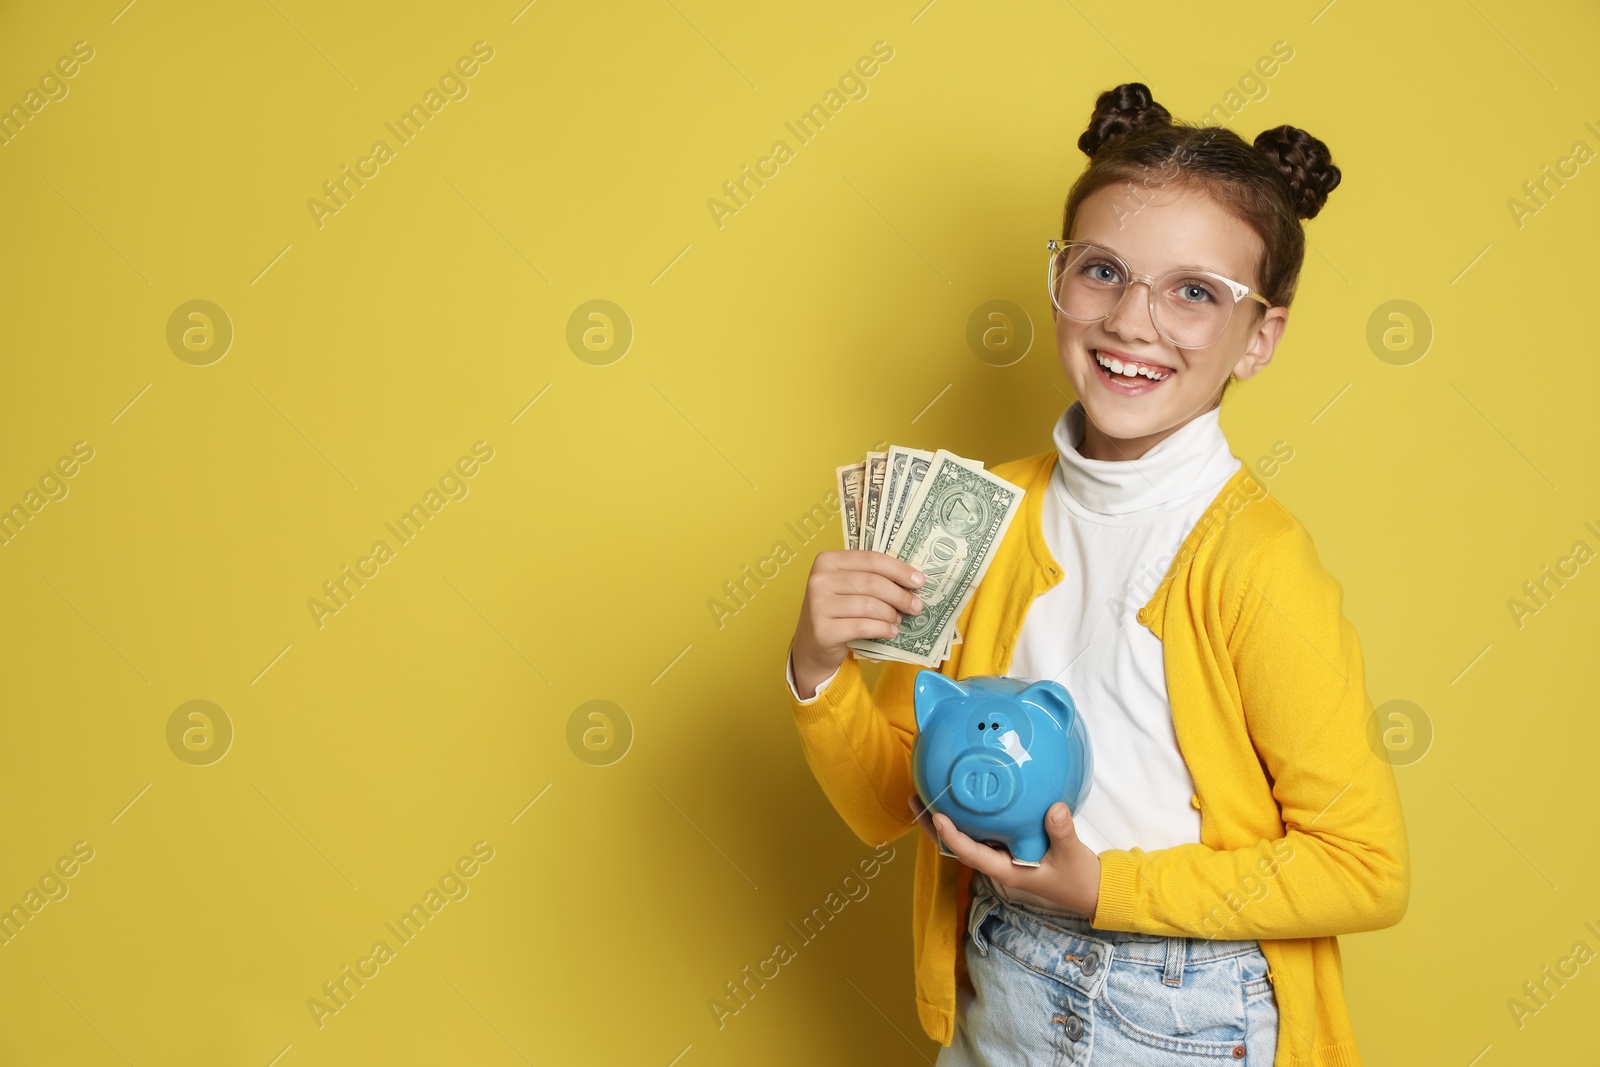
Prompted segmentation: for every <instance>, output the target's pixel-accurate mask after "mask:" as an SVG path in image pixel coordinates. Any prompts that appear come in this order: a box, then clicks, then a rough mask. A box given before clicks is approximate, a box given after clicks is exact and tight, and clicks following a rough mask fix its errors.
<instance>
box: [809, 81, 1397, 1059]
mask: <svg viewBox="0 0 1600 1067" xmlns="http://www.w3.org/2000/svg"><path fill="white" fill-rule="evenodd" d="M1078 147H1079V148H1081V149H1082V150H1083V151H1084V152H1085V153H1086V154H1087V155H1088V156H1089V164H1088V167H1087V168H1086V169H1085V170H1084V172H1083V173H1082V174H1081V175H1080V176H1079V178H1078V180H1077V181H1076V182H1075V183H1074V185H1073V187H1072V189H1071V191H1070V192H1069V194H1068V196H1067V203H1066V212H1065V218H1064V221H1063V225H1062V239H1061V240H1060V241H1051V242H1049V244H1050V248H1049V269H1048V273H1047V281H1048V285H1049V290H1050V298H1051V303H1052V305H1053V307H1054V314H1055V322H1056V333H1057V347H1058V349H1059V351H1060V356H1061V362H1062V367H1063V369H1064V370H1065V371H1066V375H1067V378H1068V380H1069V381H1070V382H1071V384H1072V386H1073V389H1074V391H1075V392H1076V394H1077V396H1078V400H1077V401H1076V402H1075V403H1074V404H1073V405H1072V406H1071V407H1069V408H1068V409H1067V410H1066V412H1065V413H1063V414H1062V416H1061V418H1060V419H1059V420H1058V421H1057V423H1056V425H1055V429H1054V446H1055V447H1054V448H1053V449H1051V450H1049V451H1046V452H1044V453H1042V454H1040V455H1037V456H1031V457H1028V458H1026V459H1020V460H1014V461H1011V462H1009V463H1004V464H1001V465H999V466H998V467H996V468H994V471H995V473H996V474H998V475H999V476H1000V477H1002V478H1005V479H1007V480H1008V481H1011V482H1014V483H1016V484H1018V485H1021V486H1022V487H1024V488H1025V489H1026V490H1027V495H1026V496H1025V497H1024V499H1023V503H1022V513H1021V514H1019V515H1018V516H1017V518H1016V520H1014V521H1013V523H1012V525H1011V527H1010V529H1009V530H1008V531H1007V533H1006V536H1005V538H1004V539H1003V540H1002V542H1001V544H1000V546H999V548H998V550H997V552H996V556H995V558H994V560H993V562H992V563H991V565H990V568H989V570H988V572H987V573H986V574H985V576H984V580H983V581H982V582H981V583H980V585H979V586H978V588H977V590H976V591H975V592H974V594H973V597H972V599H971V601H970V602H969V603H968V604H967V606H966V608H964V609H963V612H962V615H961V617H960V619H959V626H960V630H961V633H962V635H963V640H962V642H961V643H959V644H957V645H955V646H954V650H953V653H952V656H951V658H950V659H949V660H947V661H946V662H945V663H944V664H943V665H941V667H940V668H939V669H940V670H941V671H942V672H943V673H945V674H946V675H948V676H950V677H952V678H955V679H957V680H959V679H961V678H966V677H973V676H976V675H984V674H1010V675H1013V676H1016V677H1024V678H1054V679H1056V680H1058V681H1060V682H1062V684H1064V685H1065V686H1066V687H1067V688H1068V690H1070V691H1071V692H1072V694H1073V695H1074V698H1075V699H1076V701H1077V703H1078V706H1079V707H1080V708H1081V709H1082V711H1083V715H1084V719H1085V723H1086V724H1087V726H1088V728H1089V733H1090V738H1091V742H1092V744H1093V746H1094V754H1095V773H1094V784H1093V788H1092V790H1091V793H1090V797H1089V799H1088V800H1087V801H1086V802H1085V804H1084V805H1083V809H1082V810H1081V811H1079V812H1078V813H1077V815H1076V816H1074V815H1073V814H1072V813H1071V812H1070V811H1069V810H1068V808H1067V805H1066V804H1065V803H1060V802H1058V803H1056V804H1054V805H1052V806H1051V808H1050V810H1049V812H1048V813H1047V816H1046V823H1045V829H1046V831H1047V832H1048V833H1049V835H1050V841H1051V844H1050V849H1049V851H1048V852H1047V854H1046V855H1045V858H1044V861H1043V862H1042V863H1041V864H1040V865H1039V866H1038V867H1027V866H1020V865H1013V864H1012V863H1011V862H1010V858H1009V856H1008V855H1007V854H1006V853H1005V851H1004V850H1003V849H996V848H992V847H989V846H987V845H985V844H983V843H980V842H976V841H973V840H972V839H970V838H969V837H967V836H966V835H965V834H963V833H961V832H960V831H959V830H957V829H956V828H955V826H954V825H953V824H952V823H951V822H950V820H949V819H948V818H946V817H945V816H943V815H938V816H932V817H931V818H930V817H929V815H928V814H927V813H926V812H924V811H923V810H922V808H921V804H920V802H919V801H918V800H917V798H916V795H915V789H914V787H913V785H912V780H911V747H912V744H913V741H914V739H915V735H916V726H915V718H914V715H913V711H912V699H911V697H912V686H913V682H914V679H915V676H916V673H917V671H918V669H919V668H917V667H915V666H914V665H910V664H903V663H895V662H887V663H885V664H884V665H883V668H882V673H881V674H880V676H879V678H878V682H877V685H876V686H875V688H874V690H873V691H872V692H870V693H869V692H868V690H867V687H866V686H865V684H864V682H863V680H862V677H861V671H860V667H859V665H858V663H857V661H856V659H855V658H854V657H851V656H848V655H847V654H846V653H847V651H848V650H847V647H846V642H848V641H851V640H854V639H856V638H864V637H889V636H892V635H893V634H894V633H895V632H896V629H897V626H898V624H899V621H900V619H901V618H902V617H903V615H904V614H905V613H915V612H917V611H919V610H921V603H920V601H919V600H918V599H917V596H916V592H915V591H916V589H917V588H918V587H919V586H920V585H921V584H922V581H923V576H922V575H921V574H919V573H918V572H917V571H916V570H915V569H914V568H912V567H911V566H910V565H909V564H906V563H903V562H901V561H899V560H895V559H892V558H891V557H889V556H887V555H885V554H883V553H878V552H871V551H830V552H822V553H820V554H819V555H818V556H817V558H816V561H815V563H814V564H813V566H812V569H811V574H810V576H809V578H808V579H807V582H806V592H805V599H804V603H803V605H802V608H801V612H800V620H799V624H798V626H797V627H796V629H795V634H794V639H793V641H792V643H791V645H790V657H789V666H788V672H789V686H790V695H791V698H792V704H793V709H794V716H795V723H796V726H797V727H798V729H799V733H800V738H801V743H802V747H803V750H804V752H805V756H806V760H807V763H808V764H809V765H810V767H811V769H812V772H813V773H814V774H815V775H816V777H817V780H818V782H819V783H820V784H821V785H822V788H823V790H824V792H825V793H826V794H827V795H828V798H829V800H830V801H831V802H832V803H833V804H834V806H835V808H836V809H837V810H838V811H839V813H840V814H841V815H842V816H843V817H844V819H845V821H846V822H847V823H848V824H849V825H850V827H851V829H852V830H854V831H855V833H856V834H857V835H858V836H859V837H860V838H861V839H862V840H863V841H866V842H867V843H869V844H878V843H881V842H884V841H887V840H890V839H892V838H894V837H897V836H899V835H900V834H901V833H903V832H904V831H905V830H907V829H909V828H910V826H911V824H912V822H913V821H917V822H921V823H922V825H923V829H924V830H925V831H927V833H926V834H925V835H923V836H922V837H920V838H919V844H918V851H917V867H916V875H915V882H914V885H915V889H914V900H913V942H914V950H915V957H916V986H917V1011H918V1015H919V1016H920V1018H921V1021H922V1024H923V1028H924V1029H925V1030H926V1031H927V1033H928V1034H929V1035H930V1036H931V1037H933V1038H934V1039H936V1040H938V1041H939V1042H940V1043H941V1044H942V1045H944V1046H947V1047H946V1048H944V1049H942V1050H941V1053H940V1056H939V1064H940V1065H941V1067H951V1065H965V1064H1033V1063H1040V1062H1047V1061H1050V1062H1070V1063H1074V1064H1077V1063H1086V1064H1093V1065H1096V1067H1100V1065H1112V1064H1138V1065H1141V1067H1151V1065H1154V1067H1160V1065H1165V1064H1174V1065H1176V1064H1181V1063H1192V1062H1195V1061H1196V1060H1204V1059H1218V1058H1220V1059H1223V1060H1245V1061H1247V1062H1250V1063H1255V1064H1259V1065H1261V1067H1265V1065H1267V1064H1269V1063H1270V1064H1276V1065H1277V1067H1314V1065H1323V1064H1327V1065H1339V1067H1345V1065H1354V1064H1359V1063H1360V1054H1359V1052H1358V1050H1357V1047H1356V1042H1355V1037H1354V1034H1353V1032H1352V1029H1351V1024H1350V1019H1349V1016H1348V1013H1347V1011H1346V1008H1345V1001H1344V993H1343V989H1342V984H1341V982H1342V977H1341V970H1340V961H1339V948H1338V943H1337V940H1336V935H1338V934H1343V933H1354V932H1357V931H1362V930H1373V929H1379V928H1382V927H1385V926H1390V925H1392V924H1394V923H1396V922H1398V921H1399V920H1400V917H1401V916H1402V915H1403V914H1404V912H1405V908H1406V902H1407V897H1408V894H1409V889H1410V862H1409V854H1408V847H1407V841H1406V835H1405V828H1404V823H1403V821H1402V818H1401V811H1400V804H1399V797H1398V792H1397V789H1396V786H1395V781H1394V774H1393V770H1392V769H1391V767H1390V766H1389V764H1388V763H1387V762H1386V761H1385V760H1384V759H1383V758H1382V756H1381V755H1380V754H1379V753H1381V749H1375V748H1372V747H1369V744H1368V741H1367V728H1368V724H1369V723H1368V720H1369V719H1371V718H1372V717H1373V709H1372V704H1371V701H1370V699H1369V698H1368V696H1367V693H1366V686H1365V678H1364V672H1363V665H1362V655H1361V647H1360V643H1359V641H1358V640H1357V637H1356V634H1355V632H1354V630H1353V629H1352V628H1351V626H1350V623H1349V621H1348V620H1346V619H1345V618H1344V615H1343V613H1342V607H1341V603H1342V590H1341V587H1340V585H1339V583H1338V581H1337V580H1336V579H1334V578H1333V577H1332V576H1331V575H1330V574H1329V573H1328V572H1327V571H1326V570H1325V569H1324V568H1323V567H1322V565H1321V563H1320V561H1319V559H1318V557H1317V554H1316V551H1315V549H1314V548H1313V546H1312V543H1311V540H1310V537H1309V536H1308V535H1307V533H1306V531H1305V529H1304V528H1303V527H1302V526H1301V525H1300V524H1299V523H1298V522H1297V521H1296V520H1295V518H1294V517H1293V516H1292V515H1291V514H1290V513H1289V512H1288V511H1287V510H1286V509H1285V508H1284V507H1283V505H1282V504H1280V503H1278V501H1277V500H1275V499H1273V498H1272V497H1270V496H1269V495H1268V494H1267V492H1266V490H1265V488H1264V487H1263V486H1262V485H1261V483H1260V482H1259V481H1257V480H1256V478H1255V477H1254V474H1253V473H1252V471H1251V470H1249V469H1248V468H1246V467H1244V465H1243V464H1241V463H1240V461H1239V460H1238V459H1237V458H1236V457H1234V456H1233V454H1232V452H1231V450H1230V449H1229V446H1228V442H1227V439H1226V438H1225V437H1224V435H1223V433H1222V429H1221V424H1220V421H1219V418H1220V408H1219V405H1220V403H1221V399H1222V396H1223V394H1224V393H1225V392H1226V390H1227V387H1228V384H1229V383H1230V382H1232V381H1233V380H1235V379H1242V378H1250V377H1252V376H1254V375H1256V374H1258V373H1260V371H1261V370H1262V369H1263V368H1265V367H1266V366H1267V364H1268V362H1269V361H1270V360H1271V358H1272V354H1273V352H1274V350H1275V349H1276V347H1277V344H1278V341H1279V339H1280V338H1281V337H1282V336H1283V331H1284V327H1285V324H1286V322H1287V319H1288V313H1289V304H1290V303H1291V301H1292V300H1293V298H1294V293H1295V285H1296V281H1297V279H1298V277H1299V273H1300V265H1301V261H1302V258H1303V254H1304V248H1305V234H1304V231H1303V230H1302V228H1301V225H1300V221H1299V220H1300V219H1302V218H1312V217H1314V216H1315V215H1316V214H1317V213H1318V212H1319V211H1320V210H1321V208H1322V205H1323V202H1324V201H1325V199H1326V198H1327V195H1328V193H1329V192H1330V191H1332V190H1333V188H1334V187H1335V186H1337V185H1338V184H1339V178H1340V175H1339V170H1338V168H1337V167H1335V166H1334V165H1333V163H1332V160H1331V158H1330V156H1329V153H1328V149H1327V146H1326V145H1324V144H1323V143H1322V142H1321V141H1319V140H1317V139H1316V138H1315V137H1312V136H1311V135H1310V134H1308V133H1306V132H1305V131H1303V130H1300V129H1296V128H1295V127H1293V126H1279V127H1277V128H1275V129H1272V130H1268V131H1266V132H1264V133H1262V134H1260V135H1259V136H1257V137H1256V139H1255V142H1254V144H1253V145H1252V144H1249V143H1246V142H1245V141H1244V140H1242V139H1241V138H1240V137H1239V136H1238V135H1236V134H1234V133H1233V132H1231V131H1229V130H1225V129H1221V128H1215V127H1199V126H1190V125H1187V124H1183V123H1174V122H1173V121H1172V119H1171V116H1170V114H1169V113H1168V112H1167V110H1166V109H1165V108H1163V107H1162V106H1161V105H1159V104H1157V103H1155V102H1154V101H1153V100H1152V99H1151V96H1150V93H1149V90H1148V89H1147V88H1146V87H1145V86H1144V85H1142V84H1139V83H1136V82H1135V83H1129V84H1125V85H1120V86H1118V87H1116V88H1115V89H1112V90H1110V91H1108V92H1105V93H1102V94H1101V95H1100V97H1099V98H1098V100H1097V101H1096V103H1095V110H1094V114H1093V116H1092V118H1091V119H1090V122H1089V128H1088V130H1087V131H1086V132H1085V133H1084V134H1083V135H1082V137H1080V138H1079V140H1078ZM1292 454H1293V453H1292V449H1291V450H1290V451H1289V453H1288V456H1292ZM1278 458H1279V459H1284V458H1288V457H1286V456H1284V455H1283V454H1282V452H1281V451H1280V452H1279V455H1278ZM1267 462H1270V461H1265V460H1264V461H1263V464H1265V463H1267ZM1262 471H1263V473H1267V467H1266V466H1265V465H1263V466H1262ZM1130 615H1132V616H1133V617H1132V618H1131V619H1130V618H1129V616H1130ZM935 835H937V838H936V837H935ZM936 840H937V841H938V842H940V843H936Z"/></svg>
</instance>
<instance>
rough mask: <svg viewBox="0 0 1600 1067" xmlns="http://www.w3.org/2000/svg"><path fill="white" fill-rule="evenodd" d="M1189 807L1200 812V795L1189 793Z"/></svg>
mask: <svg viewBox="0 0 1600 1067" xmlns="http://www.w3.org/2000/svg"><path fill="white" fill-rule="evenodd" d="M1189 806H1190V807H1192V808H1194V810H1196V811H1199V810H1200V794H1199V793H1190V794H1189Z"/></svg>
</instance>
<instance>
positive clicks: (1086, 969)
mask: <svg viewBox="0 0 1600 1067" xmlns="http://www.w3.org/2000/svg"><path fill="white" fill-rule="evenodd" d="M1081 966H1082V968H1083V973H1084V974H1093V973H1094V972H1096V971H1098V970H1099V969H1100V957H1099V956H1097V955H1095V954H1094V953H1093V952H1091V953H1089V954H1088V955H1087V956H1085V957H1084V958H1083V963H1082V964H1081Z"/></svg>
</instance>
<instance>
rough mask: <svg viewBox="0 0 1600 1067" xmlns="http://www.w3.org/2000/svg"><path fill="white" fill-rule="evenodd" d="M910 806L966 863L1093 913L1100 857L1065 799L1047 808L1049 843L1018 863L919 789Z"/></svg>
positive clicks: (1061, 904) (1064, 906)
mask: <svg viewBox="0 0 1600 1067" xmlns="http://www.w3.org/2000/svg"><path fill="white" fill-rule="evenodd" d="M911 811H912V814H913V815H914V816H915V817H916V819H917V821H918V822H919V823H921V824H922V827H923V830H924V831H926V830H927V829H928V823H929V822H930V821H931V822H932V824H933V827H934V830H935V832H936V833H937V834H938V837H939V839H942V840H943V841H944V847H945V848H947V849H949V850H950V851H951V852H954V853H955V854H956V858H957V859H959V860H960V861H961V862H962V863H965V864H966V865H967V866H968V867H971V868H973V869H974V870H978V871H982V872H983V873H984V874H986V875H988V876H989V879H990V881H993V882H996V883H998V884H1000V885H1003V886H1006V887H1008V888H1013V887H1014V888H1017V889H1021V890H1023V891H1024V892H1028V893H1032V894H1034V895H1035V896H1039V897H1043V898H1044V899H1046V900H1049V901H1051V902H1053V903H1055V904H1056V905H1058V906H1059V907H1061V908H1062V909H1063V910H1065V911H1070V912H1072V913H1073V914H1074V915H1081V916H1083V917H1084V918H1089V919H1092V918H1093V917H1094V913H1095V909H1096V907H1098V906H1099V901H1100V857H1098V856H1097V855H1095V853H1094V850H1093V849H1091V848H1090V847H1089V846H1088V845H1086V844H1084V843H1083V842H1082V841H1081V840H1080V839H1079V838H1078V831H1077V829H1076V827H1074V826H1073V823H1072V809H1071V808H1069V807H1067V805H1066V803H1065V802H1064V801H1059V800H1058V801H1056V802H1055V803H1054V804H1052V805H1050V809H1049V810H1048V811H1046V812H1045V818H1044V828H1045V833H1047V834H1049V835H1050V847H1049V848H1048V849H1046V850H1045V854H1044V858H1043V859H1042V860H1041V861H1040V862H1039V866H1037V867H1021V866H1017V865H1016V864H1014V863H1012V862H1011V854H1010V853H1009V852H1007V851H1006V850H1005V849H1003V848H995V847H993V846H990V845H985V844H980V843H979V842H977V841H974V840H973V839H972V838H970V837H968V836H967V835H966V834H964V833H962V832H961V831H960V830H957V829H956V826H955V823H953V822H951V821H950V819H949V817H948V816H945V815H937V814H933V813H931V812H929V811H928V810H927V809H926V808H925V807H923V805H922V801H921V798H920V797H918V796H917V795H916V794H915V793H913V794H912V795H911Z"/></svg>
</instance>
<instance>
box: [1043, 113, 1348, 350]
mask: <svg viewBox="0 0 1600 1067" xmlns="http://www.w3.org/2000/svg"><path fill="white" fill-rule="evenodd" d="M1078 147H1079V148H1080V149H1082V150H1083V152H1084V154H1085V155H1087V156H1088V157H1089V165H1088V167H1086V168H1085V169H1084V171H1083V173H1082V174H1080V175H1078V179H1077V181H1075V182H1073V184H1072V189H1071V191H1070V192H1069V193H1068V194H1067V206H1066V212H1065V215H1064V217H1063V220H1062V224H1061V237H1062V240H1070V239H1071V237H1072V225H1073V220H1074V219H1076V217H1077V214H1078V209H1079V207H1080V206H1081V205H1082V204H1083V201H1084V199H1085V198H1086V197H1088V196H1089V194H1091V193H1093V192H1095V191H1096V190H1098V189H1101V188H1104V187H1105V186H1108V185H1115V184H1121V183H1127V184H1128V185H1130V186H1134V185H1139V184H1143V185H1145V186H1146V187H1149V186H1150V185H1152V183H1155V184H1165V183H1166V182H1182V183H1185V184H1187V185H1190V186H1193V187H1197V188H1200V189H1202V190H1204V191H1205V192H1207V193H1209V194H1210V195H1212V196H1213V197H1215V198H1216V199H1217V200H1219V201H1220V202H1221V203H1222V204H1223V205H1224V206H1226V207H1227V209H1228V210H1229V211H1230V212H1231V213H1232V214H1233V215H1235V216H1236V217H1237V218H1239V220H1240V221H1242V222H1244V223H1246V224H1247V225H1249V226H1250V228H1251V229H1253V230H1254V231H1255V232H1256V233H1257V234H1258V235H1259V236H1260V237H1261V243H1262V245H1263V250H1262V255H1261V262H1260V263H1259V264H1257V275H1258V277H1257V280H1256V288H1257V289H1258V290H1259V291H1260V293H1261V295H1262V296H1264V297H1266V298H1267V299H1268V300H1270V301H1272V303H1273V304H1274V305H1275V306H1282V307H1287V306H1288V305H1289V303H1290V302H1291V301H1292V300H1293V299H1294V293H1295V286H1296V284H1297V283H1298V281H1299V278H1300V265H1301V262H1302V261H1303V260H1304V258H1305V244H1306V235H1305V230H1304V229H1303V228H1302V227H1301V225H1300V220H1301V219H1311V218H1315V217H1316V216H1317V213H1318V212H1319V211H1321V210H1322V205H1323V203H1324V202H1326V201H1327V199H1328V194H1329V193H1331V192H1332V191H1333V190H1334V188H1335V187H1337V186H1338V184H1339V178H1340V174H1339V168H1338V167H1336V166H1334V165H1333V157H1332V156H1331V155H1330V154H1329V152H1328V146H1327V145H1325V144H1323V143H1322V142H1321V141H1319V140H1317V139H1316V138H1315V137H1313V136H1311V134H1309V133H1307V132H1306V131H1305V130H1302V129H1299V128H1297V127H1294V126H1275V127H1273V128H1272V129H1270V130H1264V131H1262V132H1261V133H1259V134H1257V135H1256V139H1255V142H1254V144H1250V143H1247V142H1246V141H1245V140H1244V139H1243V138H1242V137H1240V136H1239V135H1238V134H1236V133H1234V132H1233V131H1232V130H1229V129H1225V128H1223V127H1221V126H1204V125H1191V124H1189V123H1186V122H1182V121H1178V122H1174V121H1173V120H1172V115H1171V113H1170V112H1168V111H1167V109H1166V108H1164V107H1162V106H1161V105H1160V104H1158V103H1156V102H1155V100H1154V99H1153V98H1152V97H1151V95H1150V90H1149V89H1148V88H1147V87H1146V86H1145V85H1144V84H1143V83H1142V82H1126V83H1124V84H1122V85H1119V86H1117V87H1116V88H1115V89H1108V90H1106V91H1105V92H1103V93H1101V94H1100V96H1099V97H1098V98H1097V99H1096V100H1095V102H1094V114H1093V115H1092V116H1091V117H1090V119H1089V128H1088V129H1087V130H1085V131H1084V132H1083V135H1082V136H1081V137H1079V138H1078ZM1131 195H1133V196H1135V197H1136V196H1137V195H1138V194H1137V193H1136V192H1134V193H1132V194H1131ZM1137 204H1138V201H1135V202H1134V206H1133V207H1132V209H1131V210H1137ZM1240 280H1241V281H1244V280H1246V279H1240ZM1249 304H1250V306H1251V307H1252V308H1255V309H1257V310H1258V311H1262V310H1265V309H1263V308H1261V305H1260V304H1258V303H1257V302H1255V301H1253V300H1252V301H1249ZM1231 380H1232V378H1231V376H1230V381H1231Z"/></svg>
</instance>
